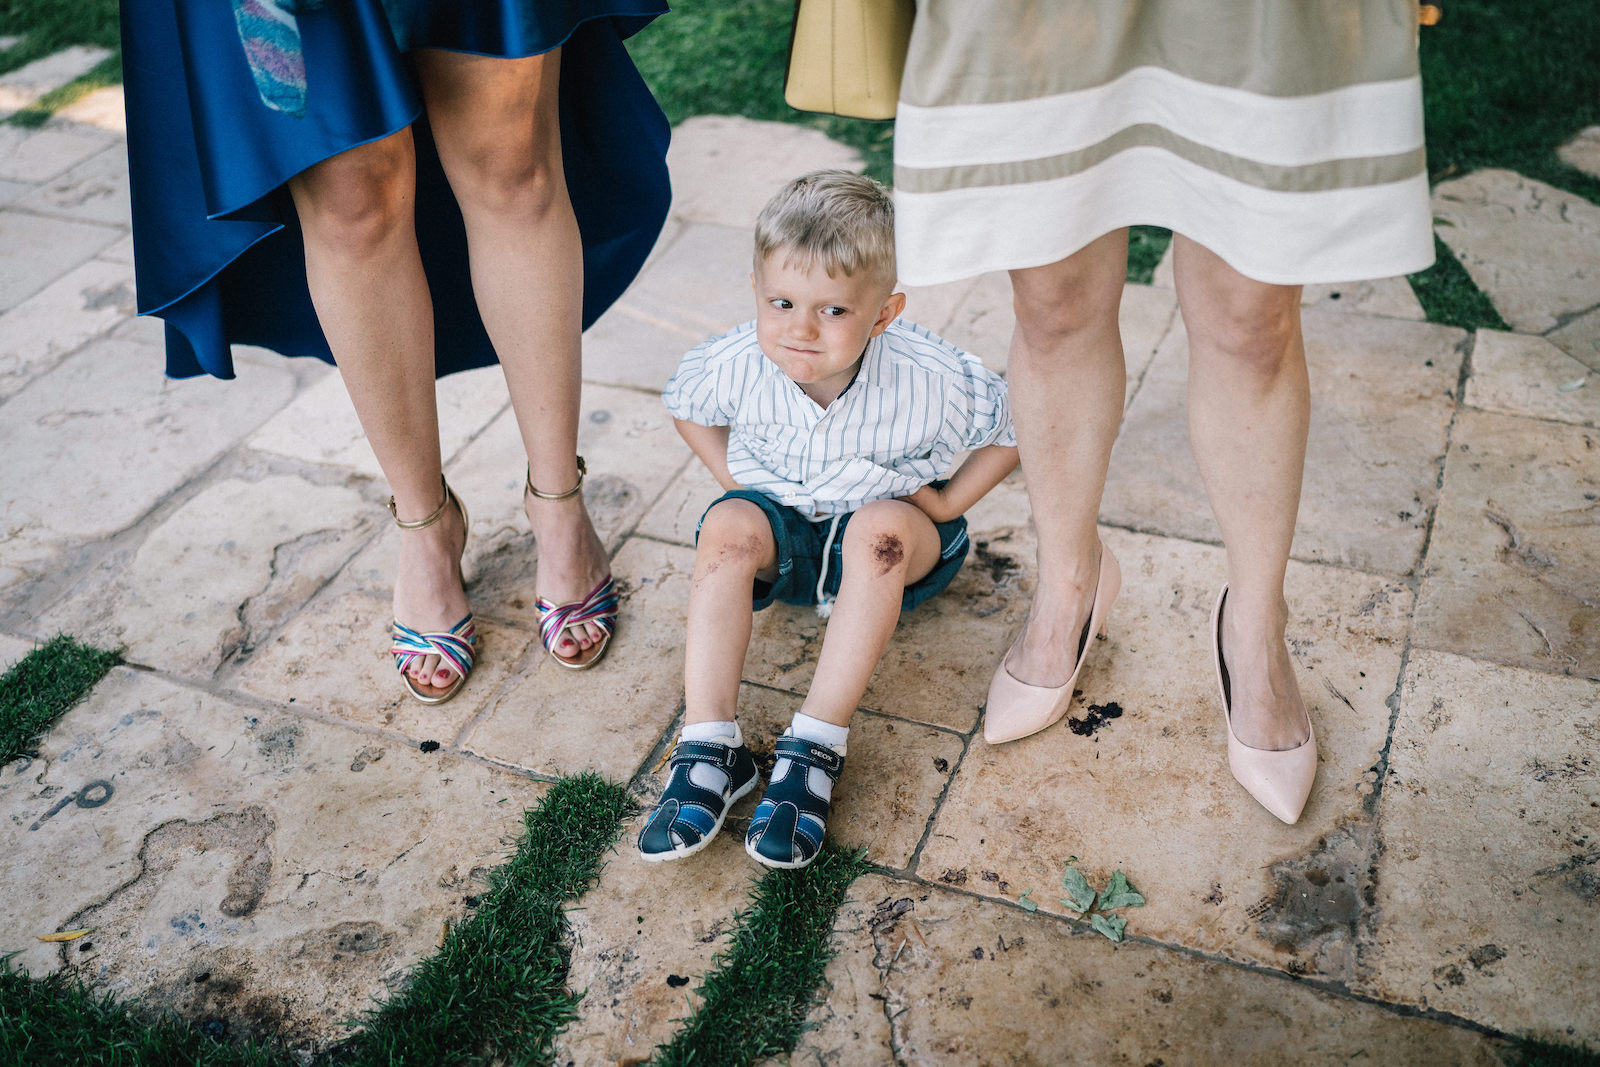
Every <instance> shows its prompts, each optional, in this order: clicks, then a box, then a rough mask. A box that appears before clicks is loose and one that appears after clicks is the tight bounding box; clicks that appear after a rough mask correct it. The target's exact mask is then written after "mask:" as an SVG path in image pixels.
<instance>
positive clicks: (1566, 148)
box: [1556, 126, 1600, 178]
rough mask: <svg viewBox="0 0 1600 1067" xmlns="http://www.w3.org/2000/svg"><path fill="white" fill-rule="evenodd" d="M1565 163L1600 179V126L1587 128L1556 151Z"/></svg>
mask: <svg viewBox="0 0 1600 1067" xmlns="http://www.w3.org/2000/svg"><path fill="white" fill-rule="evenodd" d="M1556 155H1558V156H1560V157H1561V161H1562V162H1563V163H1566V164H1568V165H1569V166H1573V167H1577V168H1578V169H1579V170H1581V171H1583V172H1584V173H1585V174H1592V175H1594V176H1595V177H1596V178H1600V126H1586V127H1584V128H1583V129H1581V130H1579V131H1578V132H1577V134H1576V135H1574V136H1573V138H1572V140H1570V141H1568V142H1567V143H1566V144H1564V145H1562V146H1561V147H1560V148H1558V149H1556Z"/></svg>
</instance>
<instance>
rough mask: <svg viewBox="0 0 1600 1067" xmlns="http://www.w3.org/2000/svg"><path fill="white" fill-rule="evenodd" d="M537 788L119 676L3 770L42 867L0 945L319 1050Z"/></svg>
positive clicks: (149, 999)
mask: <svg viewBox="0 0 1600 1067" xmlns="http://www.w3.org/2000/svg"><path fill="white" fill-rule="evenodd" d="M543 790H544V787H543V786H542V785H539V784H537V783H534V782H530V781H527V780H526V779H523V778H520V777H517V776H515V775H509V774H505V773H503V772H498V771H495V770H493V769H491V768H488V767H484V766H482V765H480V764H476V763H472V762H465V761H461V760H458V759H454V758H451V757H448V756H442V755H432V756H426V755H423V754H421V753H419V752H417V751H415V750H414V749H412V748H410V747H409V746H402V745H396V744H394V743H392V742H390V741H387V740H385V739H380V738H376V737H373V736H371V735H368V734H363V733H359V732H355V731H351V730H347V729H343V728H341V727H337V726H331V725H327V724H324V723H318V722H314V721H311V720H308V719H305V718H303V717H299V716H293V715H288V714H283V713H279V712H266V711H262V710H259V709H257V708H254V707H251V706H248V705H243V704H237V703H233V702H230V701H229V700H227V699H224V698H222V697H217V696H211V695H208V694H206V693H203V692H199V691H196V690H193V689H188V688H185V687H182V686H179V685H175V684H173V683H171V682H168V681H164V680H162V679H160V678H157V677H154V676H152V675H149V674H143V673H139V672H135V671H132V670H129V669H126V668H119V669H117V670H115V671H113V672H112V673H111V674H110V675H109V676H107V678H106V680H105V681H103V682H102V683H101V684H100V685H99V686H98V687H97V688H96V689H95V691H94V693H93V694H92V696H91V697H90V698H89V699H88V701H87V702H85V703H84V704H82V705H80V706H79V707H77V708H76V709H74V710H73V711H72V712H70V713H69V714H68V715H67V717H66V718H65V719H63V720H62V722H61V723H60V724H59V725H58V726H57V727H56V728H55V729H54V730H53V731H52V733H51V734H50V736H49V738H48V739H47V740H46V741H45V743H44V745H43V746H42V748H41V754H40V758H39V759H37V760H35V761H33V762H32V763H26V762H23V763H16V764H12V765H11V766H8V767H7V768H5V771H4V774H3V775H0V812H3V816H0V842H3V845H0V847H4V848H5V850H6V852H7V854H8V855H27V856H28V857H29V858H30V859H29V862H28V863H27V864H25V865H13V866H12V868H11V869H10V872H9V873H8V875H7V892H6V893H5V894H4V895H3V896H0V917H3V921H0V930H3V931H4V933H3V934H0V938H3V940H4V942H5V943H4V945H3V946H0V951H5V952H10V951H16V950H21V951H22V955H20V956H18V957H17V962H18V963H19V964H20V965H22V966H24V967H25V968H26V969H28V970H29V971H30V972H32V973H35V974H39V973H44V972H47V971H51V970H54V969H56V968H57V967H60V966H62V965H64V964H67V965H70V966H71V967H72V968H73V970H74V971H75V972H76V973H77V974H78V975H79V976H81V977H82V978H83V979H84V980H85V981H87V982H89V983H91V985H92V987H93V988H94V989H95V990H96V991H97V992H104V993H111V994H114V995H116V996H118V997H123V998H127V997H138V998H139V999H140V1000H141V1001H142V1002H143V1003H144V1004H146V1005H147V1006H150V1007H154V1008H162V1009H170V1010H174V1011H176V1012H178V1013H179V1014H181V1015H184V1016H185V1017H187V1018H190V1019H195V1020H201V1021H204V1020H207V1019H220V1020H222V1021H224V1022H225V1024H226V1026H227V1031H228V1034H229V1036H230V1037H244V1036H255V1037H265V1036H269V1035H274V1034H276V1035H280V1036H283V1037H284V1038H286V1039H287V1041H288V1042H289V1043H290V1044H291V1045H305V1044H309V1043H312V1042H317V1043H322V1042H326V1041H328V1040H331V1039H335V1038H338V1037H340V1036H344V1035H345V1034H347V1033H348V1032H349V1030H348V1027H347V1026H346V1025H345V1022H346V1020H349V1019H354V1018H357V1017H359V1015H360V1014H361V1013H362V1012H363V1011H365V1010H366V1009H367V1008H369V1007H370V1006H371V1004H372V999H373V998H374V997H380V996H383V995H385V994H388V993H392V992H394V991H395V990H396V989H397V988H398V987H399V985H400V983H401V982H403V981H404V978H405V974H406V971H407V970H408V969H409V968H410V967H411V966H412V965H414V964H415V963H416V961H417V960H418V959H420V958H421V957H423V956H425V955H428V954H430V953H431V952H433V951H434V946H435V944H436V942H437V940H438V937H439V931H440V924H441V923H442V922H445V921H455V920H457V919H459V917H460V916H461V914H462V912H463V910H464V905H463V903H462V898H463V897H464V896H466V895H469V894H472V893H477V892H481V891H482V889H483V883H482V881H481V874H482V873H483V872H484V871H486V870H487V869H488V868H490V867H493V866H496V865H498V864H499V863H500V862H502V860H503V857H504V854H505V846H504V844H503V840H502V839H503V838H504V837H506V836H508V835H513V834H515V833H516V832H517V831H518V830H519V829H520V824H519V822H518V819H519V817H520V814H521V812H522V810H523V809H524V808H525V807H528V806H531V805H532V804H533V803H534V801H535V800H536V799H537V798H538V796H539V795H540V794H541V793H542V792H543ZM73 798H76V801H75V802H70V803H66V804H63V801H73ZM502 801H503V802H504V803H502ZM52 812H54V814H51V813H52ZM86 842H91V843H92V847H85V844H86ZM77 927H89V928H90V933H89V934H88V935H87V936H86V937H84V938H83V939H81V940H79V941H76V942H68V943H66V945H65V946H52V945H44V944H41V943H39V942H38V941H36V940H34V938H35V935H37V934H42V933H48V932H50V931H53V930H58V929H74V928H77Z"/></svg>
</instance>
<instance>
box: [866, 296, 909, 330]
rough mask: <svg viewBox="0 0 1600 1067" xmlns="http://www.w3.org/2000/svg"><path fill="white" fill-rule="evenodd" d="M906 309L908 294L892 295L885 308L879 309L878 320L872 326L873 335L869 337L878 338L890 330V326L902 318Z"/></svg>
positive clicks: (884, 303)
mask: <svg viewBox="0 0 1600 1067" xmlns="http://www.w3.org/2000/svg"><path fill="white" fill-rule="evenodd" d="M905 309H906V294H904V293H890V294H889V299H887V300H885V301H884V302H883V307H881V308H879V309H878V319H877V321H876V322H874V323H873V324H872V333H870V334H868V336H869V337H876V336H878V335H879V334H880V333H882V332H883V331H884V330H887V329H888V328H889V324H890V323H891V322H893V321H894V320H895V319H898V318H899V317H900V313H901V312H902V311H904V310H905Z"/></svg>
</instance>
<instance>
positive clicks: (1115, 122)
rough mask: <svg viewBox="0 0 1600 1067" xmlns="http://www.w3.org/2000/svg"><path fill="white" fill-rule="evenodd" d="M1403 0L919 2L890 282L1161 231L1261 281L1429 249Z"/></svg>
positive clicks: (1320, 275)
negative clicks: (1119, 232)
mask: <svg viewBox="0 0 1600 1067" xmlns="http://www.w3.org/2000/svg"><path fill="white" fill-rule="evenodd" d="M1416 27H1417V23H1416V0H1225V2H1219V0H1142V2H1141V0H921V2H920V3H919V4H918V5H917V17H916V23H915V26H914V29H913V31H912V37H911V49H910V54H909V56H908V58H907V63H906V73H905V78H904V81H903V82H902V85H901V90H900V107H899V113H898V115H897V116H896V122H895V168H894V180H895V213H896V227H897V231H898V238H897V241H898V258H899V267H900V279H901V281H902V282H903V283H905V284H909V285H933V284H937V283H940V282H946V281H953V280H955V279H957V278H964V277H968V276H970V275H973V274H980V273H983V272H985V271H992V270H1003V269H1010V268H1018V267H1032V266H1040V265H1043V264H1046V263H1054V262H1056V261H1057V260H1060V259H1063V258H1065V257H1066V256H1068V255H1071V254H1072V253H1073V252H1076V251H1077V250H1078V249H1080V248H1082V247H1083V246H1084V245H1086V244H1088V243H1089V242H1090V241H1092V240H1094V239H1095V238H1096V237H1099V236H1101V235H1102V234H1105V233H1107V232H1109V231H1111V230H1114V229H1117V228H1119V227H1122V226H1128V225H1134V224H1147V225H1155V226H1164V227H1167V228H1168V229H1171V230H1174V231H1176V232H1178V233H1182V234H1184V235H1186V236H1188V237H1191V238H1193V239H1194V240H1196V241H1198V242H1200V243H1201V244H1203V245H1205V246H1206V247H1207V248H1210V249H1211V250H1212V251H1214V252H1216V253H1217V254H1218V255H1220V256H1222V258H1223V259H1225V260H1227V262H1228V263H1229V264H1231V265H1232V266H1233V267H1234V268H1235V269H1236V270H1238V271H1239V272H1240V273H1242V274H1245V275H1247V276H1249V277H1251V278H1255V279H1257V280H1259V281H1264V282H1272V283H1276V284H1285V285H1294V284H1303V283H1312V282H1336V281H1338V282H1343V281H1355V280H1358V279H1363V278H1381V277H1389V276H1392V275H1397V274H1406V273H1410V272H1412V271H1417V270H1421V269H1423V268H1425V267H1427V266H1428V265H1429V264H1431V263H1432V262H1433V236H1432V217H1431V212H1430V209H1429V204H1428V178H1427V170H1426V167H1425V164H1424V159H1423V139H1422V88H1421V81H1420V79H1419V78H1418V74H1417V53H1416V32H1417V29H1416Z"/></svg>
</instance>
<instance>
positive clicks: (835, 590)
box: [694, 489, 971, 611]
mask: <svg viewBox="0 0 1600 1067" xmlns="http://www.w3.org/2000/svg"><path fill="white" fill-rule="evenodd" d="M724 500H748V501H750V502H751V503H752V504H755V505H756V506H757V507H759V508H760V509H761V510H762V511H763V512H765V513H766V516H767V522H768V524H769V525H770V526H771V527H772V539H773V540H774V541H775V542H777V546H778V578H777V580H776V581H774V582H771V583H768V582H763V581H761V580H760V579H757V580H756V585H755V590H754V593H753V596H752V600H753V603H752V607H753V609H754V610H756V611H760V610H761V609H762V608H764V607H766V606H767V605H769V604H771V603H772V602H773V601H774V600H781V601H783V602H784V603H785V604H802V605H803V604H815V603H816V602H817V579H818V578H819V577H821V575H822V556H823V548H824V546H825V545H826V544H827V540H828V533H829V529H830V528H831V527H832V526H833V525H834V523H833V520H832V519H829V520H826V521H823V522H812V521H811V520H810V519H808V518H806V517H805V516H804V515H802V514H800V513H799V512H798V511H796V510H795V509H794V508H791V507H788V506H786V505H783V504H780V503H778V502H777V501H776V500H773V499H772V498H771V497H769V496H765V495H763V494H761V493H757V492H755V491H753V490H750V489H735V490H734V491H732V492H730V493H724V494H722V495H721V496H720V497H718V498H717V499H716V500H715V501H713V502H712V504H711V508H714V507H716V506H717V505H718V504H720V503H722V502H723V501H724ZM711 508H706V512H707V513H709V512H710V511H711ZM854 514H855V513H854V512H851V513H849V514H846V515H841V516H839V522H838V529H837V530H834V531H833V549H832V551H830V552H828V554H827V555H828V580H827V581H826V582H824V583H823V586H822V591H823V592H824V593H825V594H827V595H828V596H829V597H835V596H838V595H839V582H840V581H841V580H842V579H843V577H844V559H843V557H842V555H841V553H842V550H843V547H844V531H845V527H847V526H848V525H849V523H850V519H851V518H852V517H853V515H854ZM705 521H706V517H705V515H701V516H700V523H699V524H696V526H695V531H694V536H695V540H696V541H697V542H698V541H699V540H700V526H701V525H703V524H704V523H705ZM934 528H935V529H937V530H938V531H939V562H938V564H937V565H935V566H934V568H933V570H931V571H929V572H928V573H927V574H925V575H924V576H923V577H922V578H920V579H918V580H917V581H915V582H912V583H911V584H910V585H908V586H906V591H905V594H904V595H903V596H901V598H900V610H901V611H910V610H911V609H912V608H914V607H916V606H917V605H918V604H920V603H922V602H923V601H924V600H927V599H928V598H929V597H931V596H933V594H935V593H937V592H939V590H941V589H943V588H944V587H945V586H947V585H949V584H950V582H951V579H953V578H955V576H956V572H957V571H959V570H960V569H961V563H962V561H963V560H965V559H966V558H967V549H968V548H969V547H970V545H971V542H970V541H968V540H967V520H966V518H965V517H957V518H954V519H951V520H950V521H949V522H938V523H934Z"/></svg>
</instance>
